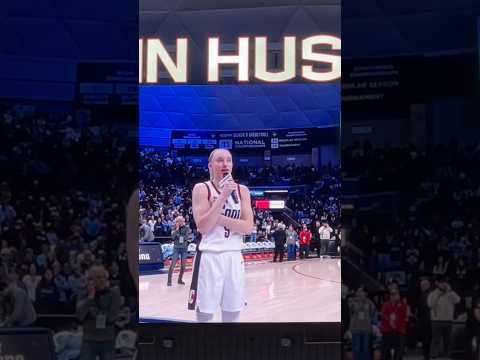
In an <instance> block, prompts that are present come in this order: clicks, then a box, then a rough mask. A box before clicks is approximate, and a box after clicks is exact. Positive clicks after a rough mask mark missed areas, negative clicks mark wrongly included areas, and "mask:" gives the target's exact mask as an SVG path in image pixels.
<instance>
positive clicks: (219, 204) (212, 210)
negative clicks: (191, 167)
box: [192, 183, 227, 235]
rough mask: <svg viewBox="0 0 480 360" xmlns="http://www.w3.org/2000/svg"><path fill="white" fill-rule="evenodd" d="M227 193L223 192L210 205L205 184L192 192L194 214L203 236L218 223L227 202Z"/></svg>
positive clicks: (199, 185)
mask: <svg viewBox="0 0 480 360" xmlns="http://www.w3.org/2000/svg"><path fill="white" fill-rule="evenodd" d="M225 194H226V193H225V192H223V191H222V193H221V195H220V197H219V198H217V200H216V201H214V202H213V204H211V203H210V201H209V200H208V188H207V186H206V185H205V184H204V183H199V184H196V185H195V186H194V187H193V192H192V212H193V218H194V220H195V223H196V224H197V229H198V231H200V233H201V234H202V235H205V234H206V233H208V232H209V231H210V230H212V229H213V228H214V227H215V226H216V225H217V222H218V219H219V218H220V215H221V213H222V209H223V205H224V204H225V201H226V200H227V196H225Z"/></svg>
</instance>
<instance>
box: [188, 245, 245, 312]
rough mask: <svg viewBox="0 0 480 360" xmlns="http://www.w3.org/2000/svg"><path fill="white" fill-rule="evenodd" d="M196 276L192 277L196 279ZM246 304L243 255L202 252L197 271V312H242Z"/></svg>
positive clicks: (235, 252)
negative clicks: (220, 310) (219, 309)
mask: <svg viewBox="0 0 480 360" xmlns="http://www.w3.org/2000/svg"><path fill="white" fill-rule="evenodd" d="M195 275H196V274H193V276H195ZM245 305H246V302H245V264H244V260H243V256H242V253H241V252H240V251H229V252H219V253H215V252H205V251H203V252H202V254H201V258H200V264H199V267H198V284H197V296H196V309H197V310H198V311H200V312H203V313H207V314H214V313H215V312H216V311H217V310H218V308H219V307H220V308H221V309H222V310H223V311H231V312H236V311H241V310H243V309H244V307H245Z"/></svg>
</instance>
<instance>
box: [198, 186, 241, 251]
mask: <svg viewBox="0 0 480 360" xmlns="http://www.w3.org/2000/svg"><path fill="white" fill-rule="evenodd" d="M205 185H206V186H207V187H208V190H209V191H208V196H209V200H210V201H216V200H217V199H218V197H219V196H220V192H219V190H218V189H217V188H216V186H215V185H213V184H212V182H211V181H207V182H206V183H205ZM237 196H240V188H239V187H238V189H237ZM238 200H239V201H238V204H235V201H234V200H233V197H232V196H229V197H228V199H227V201H226V202H225V205H224V206H223V210H222V215H224V216H226V217H229V218H232V219H240V217H241V215H242V211H241V209H242V205H241V201H240V198H239V199H238ZM243 248H244V244H243V235H242V234H240V233H238V232H234V231H231V230H230V229H227V228H226V227H224V226H220V225H217V226H215V227H214V228H213V229H212V230H210V231H209V232H208V233H206V234H204V235H202V240H201V241H200V245H199V249H200V251H213V252H221V251H240V250H242V249H243Z"/></svg>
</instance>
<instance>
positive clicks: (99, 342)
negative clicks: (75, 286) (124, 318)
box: [77, 265, 121, 360]
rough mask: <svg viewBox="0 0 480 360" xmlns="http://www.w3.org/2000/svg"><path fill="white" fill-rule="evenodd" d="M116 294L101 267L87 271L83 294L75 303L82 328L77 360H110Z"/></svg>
mask: <svg viewBox="0 0 480 360" xmlns="http://www.w3.org/2000/svg"><path fill="white" fill-rule="evenodd" d="M120 303H121V299H120V294H119V293H118V292H117V291H116V290H113V289H110V287H109V284H108V273H107V271H106V270H105V268H104V267H103V266H102V265H94V266H92V267H91V268H90V269H89V271H88V287H87V293H86V294H84V295H83V296H82V297H81V298H80V299H79V300H78V301H77V318H78V320H79V321H80V322H81V323H82V324H83V342H82V350H81V352H80V360H87V359H88V360H89V359H95V358H96V357H97V356H98V357H99V359H100V360H112V359H113V358H114V351H115V321H116V319H117V316H118V314H119V312H120Z"/></svg>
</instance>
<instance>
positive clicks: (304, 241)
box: [300, 224, 312, 259]
mask: <svg viewBox="0 0 480 360" xmlns="http://www.w3.org/2000/svg"><path fill="white" fill-rule="evenodd" d="M311 241H312V233H311V232H310V230H308V229H307V225H306V224H303V230H302V231H301V232H300V259H306V258H308V252H309V247H310V242H311Z"/></svg>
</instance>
